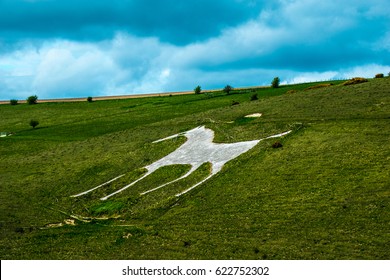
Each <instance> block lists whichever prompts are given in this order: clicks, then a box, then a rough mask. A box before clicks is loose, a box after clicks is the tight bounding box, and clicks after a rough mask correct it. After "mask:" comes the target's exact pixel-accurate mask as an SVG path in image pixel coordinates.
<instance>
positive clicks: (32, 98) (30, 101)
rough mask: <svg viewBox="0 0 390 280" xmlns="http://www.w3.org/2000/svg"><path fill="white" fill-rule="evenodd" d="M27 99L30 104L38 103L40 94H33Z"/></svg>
mask: <svg viewBox="0 0 390 280" xmlns="http://www.w3.org/2000/svg"><path fill="white" fill-rule="evenodd" d="M26 100H27V104H29V105H33V104H37V102H38V96H36V95H31V96H29V97H27V99H26Z"/></svg>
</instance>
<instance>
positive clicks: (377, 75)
mask: <svg viewBox="0 0 390 280" xmlns="http://www.w3.org/2000/svg"><path fill="white" fill-rule="evenodd" d="M384 77H385V75H383V74H382V73H379V74H376V75H375V78H376V79H378V78H384Z"/></svg>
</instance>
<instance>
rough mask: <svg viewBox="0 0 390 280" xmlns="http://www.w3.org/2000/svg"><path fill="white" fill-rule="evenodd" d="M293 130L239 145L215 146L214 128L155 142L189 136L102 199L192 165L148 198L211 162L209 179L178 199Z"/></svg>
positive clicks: (199, 129)
mask: <svg viewBox="0 0 390 280" xmlns="http://www.w3.org/2000/svg"><path fill="white" fill-rule="evenodd" d="M290 132H291V130H289V131H286V132H283V133H279V134H275V135H271V136H269V137H267V138H263V139H260V140H252V141H245V142H236V143H213V139H214V131H212V130H211V129H208V128H205V127H204V126H199V127H196V128H194V129H191V130H189V131H186V132H183V133H178V134H175V135H172V136H169V137H166V138H163V139H159V140H156V141H154V142H153V143H158V142H161V141H165V140H168V139H172V138H175V137H178V136H185V137H186V138H187V141H186V142H185V143H184V144H183V145H181V146H180V147H179V148H177V149H176V150H175V151H173V152H172V153H170V154H169V155H167V156H165V157H163V158H161V159H159V160H157V161H155V162H153V163H152V164H150V165H148V166H145V167H144V168H145V169H146V170H147V172H146V173H145V174H144V175H142V176H141V177H140V178H139V179H137V180H135V181H133V182H131V183H130V184H128V185H126V186H124V187H122V188H121V189H119V190H117V191H115V192H113V193H111V194H109V195H107V196H105V197H102V198H101V200H107V199H108V198H110V197H112V196H114V195H116V194H118V193H120V192H122V191H124V190H126V189H127V188H129V187H131V186H133V185H135V184H136V183H138V182H139V181H141V180H142V179H144V178H145V177H147V176H148V175H150V174H152V173H153V172H154V171H156V170H157V169H159V168H160V167H163V166H169V165H176V164H184V165H188V164H189V165H191V169H190V170H189V171H188V172H187V173H186V174H184V175H183V176H181V177H179V178H177V179H175V180H172V181H170V182H168V183H165V184H162V185H160V186H158V187H156V188H153V189H151V190H148V191H145V192H143V193H141V195H145V194H148V193H151V192H153V191H156V190H158V189H161V188H163V187H165V186H167V185H169V184H172V183H174V182H177V181H179V180H181V179H184V178H186V177H188V176H189V175H190V174H192V173H193V172H194V171H195V170H197V169H198V168H199V167H200V166H201V165H202V164H204V163H207V162H209V163H211V174H210V175H209V176H207V177H206V178H205V179H203V180H202V181H200V182H198V183H196V184H195V185H193V186H191V187H190V188H188V189H186V190H185V191H183V192H180V193H178V194H176V196H177V197H179V196H181V195H183V194H186V193H188V192H189V191H191V190H193V189H194V188H196V187H197V186H199V185H201V184H202V183H204V182H205V181H207V180H208V179H210V178H211V177H212V176H214V175H215V174H217V173H218V172H219V171H221V169H222V167H223V166H224V165H225V163H227V162H228V161H230V160H232V159H234V158H236V157H238V156H239V155H241V154H243V153H245V152H247V151H248V150H250V149H251V148H253V147H254V146H255V145H256V144H258V143H259V142H260V141H263V140H266V139H270V138H278V137H282V136H285V135H287V134H289V133H290ZM122 176H124V174H123V175H120V176H118V177H116V178H114V179H112V180H110V181H108V182H105V183H103V184H101V185H99V186H97V187H94V188H92V189H90V190H87V191H85V192H82V193H79V194H76V195H73V196H72V197H79V196H82V195H85V194H87V193H89V192H92V191H94V190H96V189H98V188H101V187H103V186H105V185H107V184H109V183H111V182H113V181H115V180H117V179H119V178H121V177H122Z"/></svg>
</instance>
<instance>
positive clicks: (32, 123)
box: [30, 120, 39, 128]
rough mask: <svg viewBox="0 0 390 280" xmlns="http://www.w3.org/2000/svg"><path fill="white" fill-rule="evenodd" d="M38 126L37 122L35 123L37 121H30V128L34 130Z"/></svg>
mask: <svg viewBox="0 0 390 280" xmlns="http://www.w3.org/2000/svg"><path fill="white" fill-rule="evenodd" d="M38 124H39V121H37V120H31V121H30V126H32V128H35V127H36V126H37V125H38Z"/></svg>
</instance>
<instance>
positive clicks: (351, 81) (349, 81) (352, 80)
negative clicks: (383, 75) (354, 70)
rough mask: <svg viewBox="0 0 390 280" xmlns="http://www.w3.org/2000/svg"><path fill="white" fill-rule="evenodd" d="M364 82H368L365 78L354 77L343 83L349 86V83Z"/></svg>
mask: <svg viewBox="0 0 390 280" xmlns="http://www.w3.org/2000/svg"><path fill="white" fill-rule="evenodd" d="M365 82H368V80H367V79H365V78H360V77H356V78H352V79H350V80H348V81H346V82H344V83H343V85H344V86H349V85H356V84H361V83H365Z"/></svg>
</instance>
